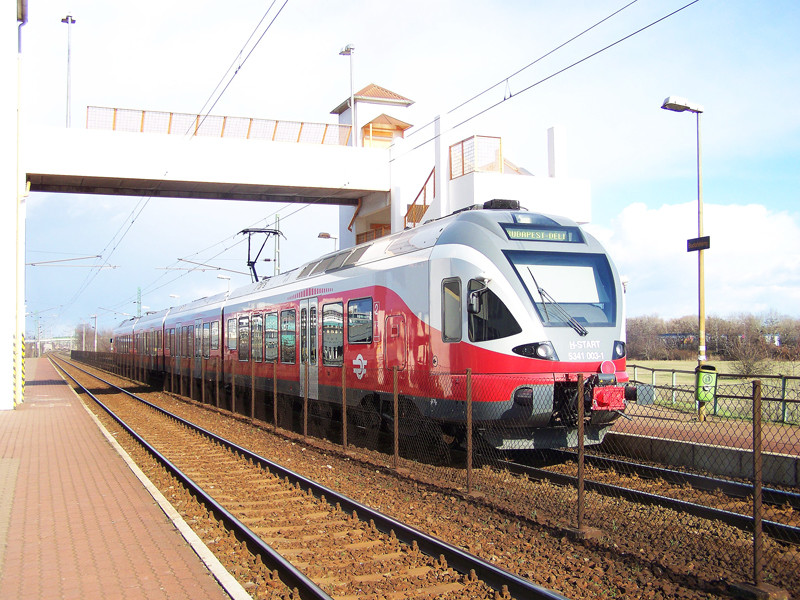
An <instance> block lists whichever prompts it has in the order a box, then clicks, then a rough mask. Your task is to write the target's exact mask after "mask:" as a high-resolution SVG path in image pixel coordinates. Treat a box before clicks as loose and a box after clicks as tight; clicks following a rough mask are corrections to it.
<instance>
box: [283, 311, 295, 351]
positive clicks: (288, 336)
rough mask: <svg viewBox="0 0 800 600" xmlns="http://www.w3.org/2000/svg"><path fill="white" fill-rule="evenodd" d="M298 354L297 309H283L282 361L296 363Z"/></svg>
mask: <svg viewBox="0 0 800 600" xmlns="http://www.w3.org/2000/svg"><path fill="white" fill-rule="evenodd" d="M296 355H297V333H296V331H295V311H294V310H282V311H281V362H282V363H287V364H294V362H295V358H296Z"/></svg>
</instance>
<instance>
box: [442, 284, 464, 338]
mask: <svg viewBox="0 0 800 600" xmlns="http://www.w3.org/2000/svg"><path fill="white" fill-rule="evenodd" d="M442 341H445V342H459V341H461V280H460V279H458V278H457V277H455V278H452V279H445V280H444V281H442Z"/></svg>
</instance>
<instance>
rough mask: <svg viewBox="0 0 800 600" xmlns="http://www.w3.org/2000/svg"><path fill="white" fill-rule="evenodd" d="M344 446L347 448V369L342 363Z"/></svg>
mask: <svg viewBox="0 0 800 600" xmlns="http://www.w3.org/2000/svg"><path fill="white" fill-rule="evenodd" d="M342 448H343V449H344V450H347V369H345V368H344V364H342Z"/></svg>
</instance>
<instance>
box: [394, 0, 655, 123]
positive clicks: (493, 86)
mask: <svg viewBox="0 0 800 600" xmlns="http://www.w3.org/2000/svg"><path fill="white" fill-rule="evenodd" d="M638 1H639V0H632V1H631V2H629V3H628V4H626V5H625V6H623V7H622V8H619V9H617V10H615V11H614V12H612V13H611V14H610V15H608V16H607V17H604V18H602V19H600V20H599V21H597V22H596V23H595V24H593V25H591V26H589V27H587V28H586V29H584V30H583V31H581V32H580V33H578V34H577V35H574V36H572V37H571V38H569V39H568V40H567V41H565V42H562V43H560V44H559V45H558V46H556V47H555V48H553V49H552V50H549V51H548V52H545V53H544V54H542V55H541V56H540V57H538V58H536V59H535V60H533V61H531V62H529V63H528V64H527V65H525V66H524V67H522V68H520V69H517V70H516V71H514V72H513V73H511V75H507V76H506V77H504V78H503V79H501V80H500V81H498V82H497V83H495V84H493V85H490V86H489V87H487V88H486V89H484V90H483V91H482V92H478V93H477V94H475V95H474V96H472V97H471V98H469V99H468V100H464V101H463V102H461V103H460V104H458V105H457V106H455V107H453V108H451V109H450V110H448V111H447V113H446V114H448V115H449V114H451V113H453V112H455V111H457V110H458V109H459V108H462V107H464V106H466V105H467V104H469V103H470V102H473V101H474V100H477V99H478V98H480V97H481V96H483V95H484V94H487V93H488V92H490V91H492V90H493V89H494V88H496V87H497V86H499V85H502V84H506V87H507V88H508V86H509V83H510V80H511V78H513V77H516V76H517V75H519V74H520V73H522V72H523V71H526V70H527V69H529V68H531V67H532V66H533V65H535V64H537V63H539V62H541V61H542V60H544V59H545V58H547V57H548V56H550V55H551V54H555V53H556V52H558V51H559V50H561V49H562V48H564V47H565V46H567V45H569V44H571V43H572V42H574V41H575V40H577V39H578V38H580V37H583V36H584V35H586V34H587V33H589V32H590V31H592V30H593V29H595V28H597V27H599V26H600V25H602V24H603V23H605V22H606V21H608V20H609V19H611V18H613V17H615V16H617V15H618V14H620V13H621V12H622V11H623V10H625V9H626V8H628V7H630V6H632V5H634V4H636V3H637V2H638ZM435 122H436V121H435V120H433V121H429V122H428V123H425V124H424V125H421V126H420V127H417V128H416V129H415V130H414V131H412V132H410V133H409V134H408V135H407V136H406V137H407V138H410V137H411V136H413V135H415V134H417V133H419V132H420V131H422V130H424V129H425V128H426V127H429V126H430V125H433V124H434V123H435Z"/></svg>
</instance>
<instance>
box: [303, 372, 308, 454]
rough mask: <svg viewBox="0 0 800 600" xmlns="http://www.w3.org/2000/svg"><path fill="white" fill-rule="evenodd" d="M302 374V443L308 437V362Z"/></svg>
mask: <svg viewBox="0 0 800 600" xmlns="http://www.w3.org/2000/svg"><path fill="white" fill-rule="evenodd" d="M304 371H305V372H304V373H303V381H304V383H305V385H303V441H304V442H307V441H308V440H307V439H306V438H307V437H308V362H306V364H305V369H304Z"/></svg>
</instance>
